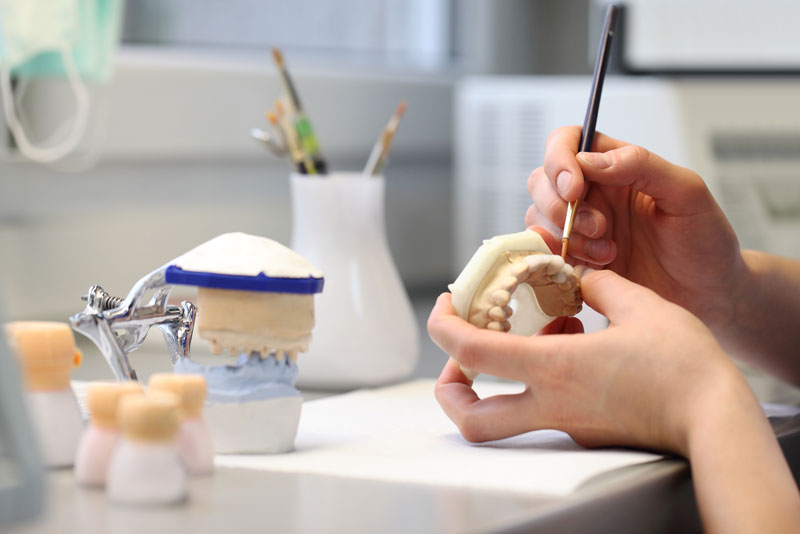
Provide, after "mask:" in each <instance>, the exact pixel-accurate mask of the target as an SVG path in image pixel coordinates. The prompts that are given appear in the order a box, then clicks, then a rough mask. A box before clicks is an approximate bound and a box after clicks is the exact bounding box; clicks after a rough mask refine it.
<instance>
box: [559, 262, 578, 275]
mask: <svg viewBox="0 0 800 534" xmlns="http://www.w3.org/2000/svg"><path fill="white" fill-rule="evenodd" d="M561 272H562V273H564V274H565V275H567V278H569V277H571V276H575V269H574V268H573V267H572V265H570V264H569V263H565V264H564V268H563V269H562V270H561Z"/></svg>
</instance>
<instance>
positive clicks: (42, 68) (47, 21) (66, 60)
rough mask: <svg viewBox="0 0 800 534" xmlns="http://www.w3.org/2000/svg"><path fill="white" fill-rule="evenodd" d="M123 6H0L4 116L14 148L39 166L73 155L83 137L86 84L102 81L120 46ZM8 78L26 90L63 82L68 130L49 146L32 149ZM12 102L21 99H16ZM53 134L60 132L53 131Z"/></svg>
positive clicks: (37, 0)
mask: <svg viewBox="0 0 800 534" xmlns="http://www.w3.org/2000/svg"><path fill="white" fill-rule="evenodd" d="M121 9H122V5H121V0H0V92H2V100H3V111H4V113H5V117H6V122H7V125H8V128H9V130H10V131H11V133H12V134H13V136H14V140H15V141H16V143H17V146H18V147H19V149H20V152H22V153H23V154H24V155H26V156H27V157H28V158H30V159H32V160H34V161H39V162H42V163H50V162H54V161H57V160H60V159H62V158H64V157H66V156H67V155H69V154H71V153H72V152H74V151H75V149H76V147H77V146H78V144H79V143H80V141H81V140H82V139H83V136H84V134H85V132H86V125H87V121H88V116H89V93H88V91H87V88H86V80H92V81H106V80H107V79H108V78H109V76H110V73H111V60H112V57H113V52H114V49H115V47H116V43H117V42H118V40H119V33H120V23H121ZM12 76H13V77H14V78H15V79H16V80H17V81H20V82H24V83H20V84H18V87H26V86H27V82H29V81H30V80H35V79H38V78H53V77H66V79H67V80H68V82H69V88H70V91H71V92H72V93H73V94H74V100H75V115H74V119H73V120H72V127H71V128H70V130H69V132H68V133H67V134H66V135H65V136H63V138H62V139H60V140H59V141H57V142H55V143H49V144H48V145H47V146H36V145H34V144H33V143H31V142H30V141H29V139H28V136H27V134H26V132H25V130H24V128H23V126H22V121H21V120H20V116H19V112H18V110H17V104H16V102H15V98H14V94H13V91H12V85H11V78H12ZM16 96H17V98H16V101H20V100H21V95H20V94H17V95H16ZM56 130H57V131H60V130H63V128H57V129H56Z"/></svg>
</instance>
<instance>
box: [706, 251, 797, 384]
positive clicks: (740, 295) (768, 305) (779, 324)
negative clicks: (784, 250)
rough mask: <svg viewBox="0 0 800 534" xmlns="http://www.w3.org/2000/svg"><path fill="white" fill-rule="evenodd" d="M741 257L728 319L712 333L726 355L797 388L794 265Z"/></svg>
mask: <svg viewBox="0 0 800 534" xmlns="http://www.w3.org/2000/svg"><path fill="white" fill-rule="evenodd" d="M742 257H743V258H744V263H745V266H746V267H745V269H744V274H743V275H742V277H741V279H740V280H739V281H737V283H736V290H735V291H734V292H733V294H732V295H731V299H730V301H729V302H730V303H729V304H728V305H729V306H730V308H731V310H730V316H729V317H730V319H729V321H728V322H727V323H726V324H725V325H723V326H722V327H721V328H720V329H714V328H713V327H712V329H713V330H715V333H716V334H717V337H718V338H719V340H720V343H721V344H722V346H723V347H724V348H725V349H726V350H727V351H728V352H730V353H731V354H734V355H735V356H737V357H740V358H742V359H744V360H747V361H749V362H752V363H754V364H756V365H758V366H760V367H762V368H764V369H766V370H768V371H770V372H771V373H773V374H775V375H776V376H779V377H781V378H783V379H785V380H788V381H790V382H794V383H795V384H800V353H798V349H797V347H798V345H799V344H800V262H798V261H795V260H790V259H786V258H781V257H778V256H772V255H769V254H765V253H763V252H757V251H752V250H746V251H743V252H742Z"/></svg>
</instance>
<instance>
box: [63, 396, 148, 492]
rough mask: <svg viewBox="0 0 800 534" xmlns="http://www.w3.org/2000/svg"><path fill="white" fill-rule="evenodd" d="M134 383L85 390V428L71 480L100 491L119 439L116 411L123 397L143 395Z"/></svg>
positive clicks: (104, 482)
mask: <svg viewBox="0 0 800 534" xmlns="http://www.w3.org/2000/svg"><path fill="white" fill-rule="evenodd" d="M143 394H144V389H142V386H141V384H139V383H138V382H96V383H93V384H90V385H89V386H88V387H87V388H86V404H87V405H88V407H89V415H90V417H91V419H89V425H88V426H87V427H86V430H84V432H83V436H81V441H80V444H79V445H78V454H77V456H76V457H75V480H77V481H78V483H79V484H82V485H84V486H94V487H103V486H105V484H106V477H107V475H108V464H109V462H110V461H111V455H112V454H113V453H114V450H115V449H116V447H117V444H118V442H119V439H120V430H119V422H118V420H117V409H118V407H119V404H120V400H121V399H122V398H123V397H125V396H126V395H143Z"/></svg>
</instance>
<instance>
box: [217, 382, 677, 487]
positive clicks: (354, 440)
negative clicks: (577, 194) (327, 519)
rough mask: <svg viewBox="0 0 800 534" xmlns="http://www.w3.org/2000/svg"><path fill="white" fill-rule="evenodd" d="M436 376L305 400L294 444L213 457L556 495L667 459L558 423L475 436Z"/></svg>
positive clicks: (491, 386) (276, 467) (501, 387)
mask: <svg viewBox="0 0 800 534" xmlns="http://www.w3.org/2000/svg"><path fill="white" fill-rule="evenodd" d="M433 384H434V381H433V380H420V381H416V382H410V383H407V384H402V385H398V386H392V387H387V388H382V389H375V390H361V391H356V392H353V393H348V394H344V395H339V396H335V397H328V398H324V399H320V400H315V401H310V402H307V403H305V404H304V405H303V412H302V415H301V417H300V427H299V430H298V434H297V439H296V441H295V451H294V452H291V453H287V454H278V455H218V456H217V458H216V465H218V466H225V467H240V468H250V469H263V470H266V471H281V472H292V473H312V474H319V475H331V476H339V477H347V478H361V479H371V480H380V481H387V482H398V483H400V482H402V483H413V484H427V485H445V486H458V487H466V488H472V489H482V490H498V491H511V492H522V493H530V494H542V495H553V496H560V495H567V494H569V493H571V492H573V491H574V490H575V489H576V488H578V487H579V486H580V485H581V484H583V483H584V482H586V481H587V480H589V479H590V478H592V477H594V476H596V475H599V474H601V473H604V472H607V471H611V470H613V469H617V468H620V467H625V466H629V465H634V464H640V463H644V462H649V461H652V460H656V459H659V458H662V456H660V455H657V454H651V453H645V452H638V451H630V450H624V449H602V450H587V449H584V448H582V447H580V446H579V445H577V444H576V443H575V442H574V441H573V440H572V439H570V437H569V436H568V435H566V434H564V433H562V432H557V431H555V430H540V431H536V432H529V433H527V434H523V435H521V436H516V437H513V438H509V439H504V440H499V441H494V442H488V443H483V444H479V445H474V444H470V443H468V442H467V441H465V440H464V439H463V438H462V437H461V435H460V434H459V433H458V429H457V428H456V427H455V425H454V424H453V423H452V422H451V421H450V420H449V419H448V418H447V417H446V416H445V415H444V413H443V412H442V410H441V408H440V407H439V405H438V404H437V403H436V400H435V399H434V396H433ZM476 391H478V393H479V395H481V397H484V396H488V395H495V394H506V393H516V392H519V391H521V386H519V385H515V384H508V383H498V382H488V381H486V382H481V381H480V380H479V381H478V382H476Z"/></svg>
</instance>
